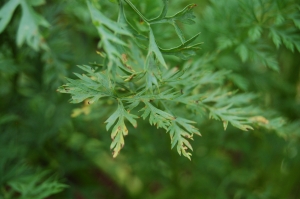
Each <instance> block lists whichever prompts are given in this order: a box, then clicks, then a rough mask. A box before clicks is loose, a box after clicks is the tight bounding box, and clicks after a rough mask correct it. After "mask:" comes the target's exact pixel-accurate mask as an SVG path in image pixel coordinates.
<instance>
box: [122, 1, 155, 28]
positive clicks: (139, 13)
mask: <svg viewBox="0 0 300 199" xmlns="http://www.w3.org/2000/svg"><path fill="white" fill-rule="evenodd" d="M124 1H125V2H126V3H127V4H128V5H129V6H130V7H131V8H132V9H133V10H134V11H135V12H136V13H137V14H138V15H139V16H140V17H141V18H142V19H143V20H144V21H145V22H146V23H147V24H149V20H148V19H147V18H146V17H145V16H144V15H143V14H142V13H141V12H140V11H139V10H138V9H137V8H136V7H135V5H133V4H132V3H131V1H130V0H124Z"/></svg>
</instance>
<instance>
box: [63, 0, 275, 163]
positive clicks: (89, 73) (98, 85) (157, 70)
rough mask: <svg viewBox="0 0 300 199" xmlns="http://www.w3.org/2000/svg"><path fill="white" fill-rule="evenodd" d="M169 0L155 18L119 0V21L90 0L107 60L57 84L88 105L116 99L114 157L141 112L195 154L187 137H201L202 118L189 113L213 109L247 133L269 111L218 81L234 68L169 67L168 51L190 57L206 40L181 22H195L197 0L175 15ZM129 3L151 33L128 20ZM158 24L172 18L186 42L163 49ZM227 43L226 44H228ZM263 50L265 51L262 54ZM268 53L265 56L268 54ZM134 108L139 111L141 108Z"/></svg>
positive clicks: (111, 122) (183, 150) (211, 112)
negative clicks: (192, 117)
mask: <svg viewBox="0 0 300 199" xmlns="http://www.w3.org/2000/svg"><path fill="white" fill-rule="evenodd" d="M162 2H163V7H162V11H161V13H160V14H159V15H158V16H157V17H155V18H153V19H148V18H146V17H145V16H144V15H143V14H142V13H141V12H140V11H139V10H138V9H137V8H136V7H135V5H134V4H132V2H131V1H129V0H124V1H118V4H119V15H118V23H117V22H113V21H111V20H110V19H108V18H106V17H105V16H104V15H103V14H102V13H101V12H100V11H99V10H97V9H96V8H95V7H94V6H93V4H91V3H90V2H88V7H89V11H90V14H91V18H92V20H93V24H94V25H95V27H96V28H97V30H98V33H99V36H100V42H99V45H98V46H99V47H100V48H102V49H103V52H99V54H100V55H102V56H103V57H104V58H105V59H104V61H103V63H102V64H99V65H100V69H98V71H95V70H94V69H93V68H92V67H90V66H80V68H81V69H82V70H84V71H85V72H86V74H83V75H80V74H77V73H75V75H76V76H77V77H78V78H79V79H78V80H72V79H68V82H69V83H67V84H66V85H64V86H62V87H60V89H59V90H58V91H59V92H62V93H69V94H71V95H72V99H71V102H72V103H79V102H82V101H84V100H88V103H89V104H92V103H94V102H95V101H98V100H99V99H100V98H103V97H109V98H112V99H114V100H115V102H116V103H115V104H117V106H118V108H117V110H116V111H115V112H114V113H113V114H112V115H111V116H110V117H109V118H108V119H107V120H106V123H107V126H106V128H107V130H109V129H110V128H111V127H112V126H113V129H112V133H111V138H112V140H113V141H112V144H111V146H110V148H111V149H112V150H113V157H116V156H117V155H118V154H119V152H120V150H121V149H122V148H123V146H124V144H125V142H124V136H126V135H127V134H128V130H127V127H126V124H125V121H126V120H127V121H129V122H130V123H131V124H132V125H133V126H134V127H137V121H136V119H137V118H139V117H140V116H141V117H142V118H143V119H144V120H145V119H146V118H147V117H149V123H150V124H151V125H155V126H156V127H157V128H163V129H165V130H166V131H167V132H168V133H169V134H170V137H171V148H173V147H174V146H176V145H177V151H178V153H179V154H183V155H184V156H185V157H187V158H189V159H190V156H191V153H190V152H188V151H187V150H188V149H190V150H193V148H192V146H191V144H190V143H189V141H188V140H189V139H190V140H192V139H193V135H194V134H197V135H200V133H199V131H198V130H197V128H196V127H195V126H194V123H195V122H194V121H192V120H188V119H187V118H182V115H183V117H186V116H187V115H188V114H189V113H192V112H193V113H194V114H196V115H203V114H207V113H208V114H209V117H210V118H212V119H216V120H221V121H222V122H223V125H224V129H225V130H226V128H227V125H228V123H230V124H232V125H233V126H235V127H237V128H240V129H242V130H244V131H247V130H249V129H253V128H252V127H251V126H250V125H249V124H251V123H255V122H257V121H255V119H253V118H254V117H255V116H257V114H258V116H260V115H261V114H262V111H260V110H258V109H255V108H253V107H252V106H250V107H249V105H248V104H247V103H245V104H243V103H242V102H240V101H239V99H243V100H246V99H247V100H246V101H249V102H250V101H251V100H252V98H254V96H253V95H250V96H249V95H243V94H240V95H233V93H232V92H228V91H227V88H225V87H224V86H222V85H221V86H220V85H218V86H215V85H214V83H215V81H220V82H222V83H223V82H224V79H225V75H226V74H228V73H229V71H220V72H215V73H212V72H210V70H209V69H208V70H207V69H206V70H205V71H202V70H199V69H198V68H200V67H201V64H195V63H193V64H186V65H185V66H184V67H182V68H180V69H176V68H174V67H172V68H171V69H168V67H167V64H166V61H165V58H164V56H163V55H175V56H178V57H180V58H182V59H189V58H190V57H191V56H192V55H196V51H197V50H199V45H200V44H201V43H197V44H192V42H193V41H195V40H196V39H197V37H198V36H199V34H196V35H195V36H193V37H192V38H191V39H188V40H186V39H185V37H184V34H183V31H182V30H181V29H180V27H179V23H183V24H189V25H191V24H194V23H195V21H194V18H195V16H194V14H193V8H194V7H195V6H196V4H190V5H188V6H186V7H185V8H184V9H183V10H181V11H179V12H177V13H176V14H174V15H172V16H167V12H168V6H169V5H168V1H167V0H163V1H162ZM124 4H128V6H129V7H130V8H131V9H132V10H133V11H134V12H135V14H137V15H138V16H139V17H140V18H141V20H143V23H144V24H145V26H146V27H144V29H145V31H144V32H145V33H146V35H144V34H143V32H141V30H138V29H137V28H136V29H135V28H134V27H133V26H132V25H131V24H130V22H128V20H127V19H126V18H128V17H126V11H125V10H124ZM154 24H171V25H172V26H173V27H174V29H175V33H176V35H177V36H178V38H179V39H180V42H181V44H180V45H179V46H177V47H172V48H170V49H163V48H161V47H159V46H158V44H157V42H156V39H155V38H156V37H157V36H155V34H154V33H153V30H152V29H153V27H152V26H153V25H154ZM250 33H251V32H250ZM257 34H258V33H257ZM259 34H260V33H259ZM251 35H253V34H251ZM254 35H255V34H254ZM258 37H259V35H258V36H255V38H250V39H251V40H256V39H258ZM140 40H145V46H147V47H146V48H145V47H144V48H143V47H138V45H139V42H140ZM224 42H225V41H224ZM227 43H228V42H227ZM136 44H138V45H136ZM223 46H224V44H223ZM224 48H225V47H223V48H222V47H220V49H221V50H222V49H224ZM246 50H247V48H245V47H241V46H238V47H237V51H238V53H239V54H240V56H241V58H242V60H243V61H245V60H246V59H247V57H248V52H246ZM246 55H247V56H246ZM257 55H261V54H260V53H259V52H257ZM262 58H263V59H265V58H266V57H265V56H262ZM263 61H264V62H265V63H266V64H267V65H269V66H271V67H273V68H274V69H278V67H276V66H274V65H272V64H271V63H273V62H274V61H272V60H268V58H266V60H263ZM205 87H209V89H206V88H205ZM222 87H223V88H222ZM247 97H248V98H247ZM140 104H142V105H143V106H144V108H142V109H141V108H139V109H140V110H139V112H141V111H142V112H143V113H142V114H141V115H139V114H138V112H136V111H135V112H134V110H135V108H138V107H140ZM247 106H248V107H247ZM179 107H183V108H180V113H178V111H177V110H176V109H179ZM184 107H185V108H186V109H185V110H184ZM191 109H192V110H191ZM129 112H134V114H132V113H129ZM260 117H261V118H262V116H260Z"/></svg>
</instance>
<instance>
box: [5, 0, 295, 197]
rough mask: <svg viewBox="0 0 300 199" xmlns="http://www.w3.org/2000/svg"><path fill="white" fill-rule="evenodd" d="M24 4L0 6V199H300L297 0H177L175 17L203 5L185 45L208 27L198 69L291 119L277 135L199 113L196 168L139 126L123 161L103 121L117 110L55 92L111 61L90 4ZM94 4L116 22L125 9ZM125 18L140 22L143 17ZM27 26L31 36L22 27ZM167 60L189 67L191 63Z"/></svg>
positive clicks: (150, 8) (150, 7) (145, 6)
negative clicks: (88, 67) (223, 75)
mask: <svg viewBox="0 0 300 199" xmlns="http://www.w3.org/2000/svg"><path fill="white" fill-rule="evenodd" d="M18 2H19V1H16V0H9V1H1V2H0V7H1V11H0V198H1V199H14V198H20V199H27V198H28V199H36V198H37V199H38V198H49V199H56V198H58V199H60V198H61V199H67V198H70V199H71V198H72V199H73V198H74V199H93V198H95V199H96V198H109V199H113V198H116V199H119V198H143V199H147V198H157V199H167V198H188V199H202V198H203V199H208V198H218V199H227V198H228V199H233V198H234V199H244V198H245V199H262V198H266V199H273V198H274V199H275V198H276V199H277V198H278V199H283V198H286V199H298V198H300V170H299V166H300V155H299V154H298V152H299V150H300V145H299V143H300V142H299V137H300V54H299V51H300V4H299V2H298V1H297V0H239V1H236V0H228V1H217V0H210V1H209V0H202V1H201V0H198V1H196V2H195V1H192V0H181V1H176V0H172V1H170V6H169V7H170V8H169V12H168V13H169V14H170V15H172V14H174V13H176V12H177V11H179V10H180V9H182V8H184V7H185V6H186V5H188V4H189V3H197V5H198V6H197V7H196V8H195V10H194V13H195V15H196V16H197V23H196V24H194V25H192V26H184V27H183V31H184V33H185V34H186V35H187V38H189V37H191V36H193V35H194V34H196V33H197V32H199V31H200V32H201V35H200V38H199V39H198V40H199V41H202V42H204V44H203V45H202V49H201V50H200V51H199V52H198V54H197V55H196V56H195V57H193V58H192V59H191V60H189V61H188V62H193V63H196V64H199V68H203V67H211V68H213V70H214V71H219V70H223V69H226V70H231V71H232V73H231V74H230V75H229V76H228V81H227V82H226V84H227V86H228V87H230V88H232V89H233V90H234V89H238V90H240V91H241V92H245V93H249V94H250V93H257V94H258V95H259V96H260V97H259V100H257V101H256V102H255V103H256V104H255V105H258V106H260V107H263V108H264V109H265V110H267V111H268V113H269V115H270V116H272V115H279V116H280V117H282V118H283V120H285V121H286V122H285V124H284V125H282V126H281V123H282V121H281V120H276V121H273V122H274V123H275V124H277V123H278V128H272V129H267V128H259V127H257V128H255V130H253V131H249V132H243V131H241V130H239V129H236V128H233V127H231V126H229V127H228V129H227V130H226V131H224V130H223V126H222V124H221V123H220V122H216V121H212V120H208V118H206V117H200V116H198V117H197V118H195V119H194V120H195V121H197V122H198V124H197V127H198V128H199V129H200V131H201V133H202V137H197V138H195V141H194V142H193V146H194V151H193V157H192V161H189V160H188V159H186V158H183V157H181V156H179V155H178V154H177V152H176V151H175V150H171V149H170V138H169V136H168V135H167V134H166V133H165V132H164V131H162V130H157V129H156V128H155V127H153V126H150V125H149V124H148V123H147V122H144V121H142V120H141V119H139V126H138V128H136V129H134V128H130V129H129V132H130V133H129V136H127V137H126V144H125V147H124V149H123V150H122V152H121V153H120V155H119V156H118V157H117V158H116V159H113V158H112V155H111V152H110V151H109V146H110V142H111V139H110V133H109V132H107V131H106V130H105V125H104V121H105V120H106V119H107V117H108V116H109V115H110V114H111V113H112V112H113V111H114V110H115V107H111V106H109V105H110V104H111V102H110V101H109V100H107V101H100V102H98V103H95V104H93V105H87V104H85V103H81V104H76V105H74V104H70V103H68V99H69V97H70V96H67V95H62V94H60V93H58V92H56V89H57V88H58V86H60V85H62V84H63V83H65V82H66V80H65V77H74V75H73V74H72V73H73V72H77V71H79V69H78V68H77V67H76V65H81V64H89V63H94V62H97V63H98V62H101V61H102V60H101V57H100V56H99V55H98V54H97V53H96V50H97V44H98V42H99V39H100V38H99V36H98V34H97V31H96V29H95V28H94V26H93V24H92V22H91V18H90V14H89V11H88V9H87V5H86V2H85V1H81V0H78V1H72V0H63V1H59V0H53V1H47V2H46V1H43V0H26V1H25V0H24V2H25V3H24V2H23V3H21V4H20V5H19V6H15V9H12V7H13V6H14V3H16V4H18ZM20 2H21V1H20ZM93 2H94V3H95V4H97V5H98V7H99V9H100V11H101V12H102V13H103V14H105V15H106V16H107V17H109V18H111V19H114V20H115V19H117V14H118V6H117V4H115V3H113V2H110V1H108V0H100V1H96V0H94V1H93ZM132 2H133V3H134V4H135V5H136V6H137V8H138V9H140V11H141V12H142V13H144V15H145V16H147V17H149V18H151V17H154V16H156V15H158V14H159V13H160V10H161V7H162V2H161V1H159V0H151V1H148V0H144V1H138V0H132ZM7 5H9V6H7ZM126 11H127V17H128V16H130V18H129V17H128V18H129V20H130V21H131V22H132V23H135V24H136V26H139V25H140V19H139V18H138V17H137V16H136V15H135V14H134V13H133V12H132V11H131V10H130V9H128V7H126ZM10 15H11V18H10V19H9V20H8V22H5V20H7V18H9V16H10ZM24 15H25V17H24ZM42 17H43V18H44V19H45V20H46V21H47V23H46V22H45V21H43V20H41V18H42ZM6 23H7V26H5V24H6ZM31 23H33V25H32V24H31ZM22 24H23V26H24V25H28V24H29V25H28V28H27V29H26V27H25V29H20V30H19V28H20V27H21V26H22ZM34 27H38V30H39V32H37V31H35V29H34ZM25 30H26V31H25ZM31 30H33V31H32V32H30V31H31ZM162 30H163V31H162ZM154 31H155V34H156V35H157V42H158V43H159V44H161V46H162V47H170V46H174V45H177V44H179V40H178V38H176V37H175V33H174V31H172V29H171V28H170V31H169V27H160V26H159V25H157V26H154ZM22 37H26V38H23V42H22ZM167 61H168V63H169V64H170V65H172V66H178V67H179V68H180V67H181V66H182V65H183V64H185V63H186V61H183V60H179V59H177V58H174V57H167ZM273 126H274V125H273ZM275 126H276V125H275Z"/></svg>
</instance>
